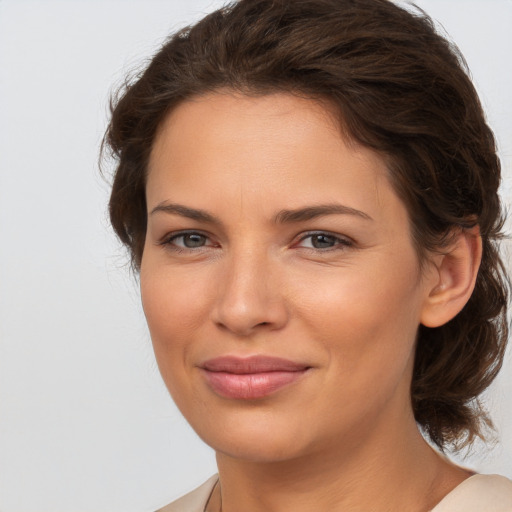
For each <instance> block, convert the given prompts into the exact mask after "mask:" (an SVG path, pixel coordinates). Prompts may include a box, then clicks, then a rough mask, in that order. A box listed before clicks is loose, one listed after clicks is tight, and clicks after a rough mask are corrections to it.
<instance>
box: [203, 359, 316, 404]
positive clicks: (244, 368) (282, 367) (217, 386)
mask: <svg viewBox="0 0 512 512" xmlns="http://www.w3.org/2000/svg"><path fill="white" fill-rule="evenodd" d="M310 368H311V367H310V366H307V365H305V364H301V363H296V362H294V361H289V360H287V359H281V358H275V357H268V356H251V357H244V358H241V357H236V356H225V357H218V358H215V359H210V360H208V361H206V362H204V363H203V364H202V365H201V366H200V369H201V372H202V374H203V375H204V377H205V379H206V382H207V384H208V385H209V387H210V388H211V389H212V391H213V392H214V393H216V394H217V395H220V396H222V397H224V398H231V399H237V400H256V399H258V398H264V397H267V396H269V395H271V394H273V393H275V392H276V391H278V390H280V389H282V388H284V387H286V386H289V385H291V384H292V383H294V382H296V381H297V380H299V379H300V378H302V377H303V376H304V375H305V374H306V373H307V372H308V370H309V369H310Z"/></svg>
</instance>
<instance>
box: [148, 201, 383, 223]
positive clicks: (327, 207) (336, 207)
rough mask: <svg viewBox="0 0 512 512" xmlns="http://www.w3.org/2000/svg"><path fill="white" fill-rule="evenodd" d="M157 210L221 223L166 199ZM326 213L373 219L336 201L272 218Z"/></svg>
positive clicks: (304, 218)
mask: <svg viewBox="0 0 512 512" xmlns="http://www.w3.org/2000/svg"><path fill="white" fill-rule="evenodd" d="M157 212H164V213H168V214H171V215H172V214H174V215H180V216H181V217H186V218H188V219H192V220H196V221H199V222H206V223H209V224H222V221H221V220H220V219H219V218H218V217H215V216H214V215H212V214H211V213H208V212H207V211H206V210H201V209H197V208H189V207H188V206H184V205H181V204H177V203H168V202H166V201H164V202H162V203H160V204H158V205H157V206H155V207H154V208H153V209H152V210H151V212H150V215H153V214H155V213H157ZM326 215H353V216H356V217H360V218H362V219H365V220H373V219H372V218H371V217H370V216H369V215H368V214H367V213H365V212H362V211H361V210H356V209H355V208H351V207H350V206H345V205H342V204H338V203H331V204H320V205H314V206H307V207H304V208H297V209H295V210H280V211H279V212H278V213H277V214H276V215H275V216H274V218H273V222H274V223H275V224H291V223H295V222H304V221H307V220H312V219H315V218H317V217H324V216H326Z"/></svg>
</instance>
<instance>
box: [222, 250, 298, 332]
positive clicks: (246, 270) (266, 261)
mask: <svg viewBox="0 0 512 512" xmlns="http://www.w3.org/2000/svg"><path fill="white" fill-rule="evenodd" d="M224 264H225V265H224V272H223V273H222V275H221V276H220V278H219V281H220V282H219V283H217V284H218V288H217V291H216V298H217V300H216V302H215V306H214V308H213V321H214V323H215V324H216V325H217V326H218V327H219V328H221V329H225V330H228V331H230V332H232V333H234V334H236V335H237V336H243V337H247V336H251V335H254V334H255V333H256V332H258V331H268V330H270V331H273V330H278V329H282V328H283V327H284V326H285V325H286V323H287V322H288V308H287V305H286V301H285V300H284V294H283V288H282V283H281V282H280V280H279V279H276V274H278V273H279V272H278V269H276V264H275V262H274V264H273V262H272V261H270V258H269V257H268V256H267V255H264V254H256V253H255V252H254V251H252V252H251V251H247V252H245V253H239V254H237V255H233V257H232V258H230V259H229V261H225V262H224Z"/></svg>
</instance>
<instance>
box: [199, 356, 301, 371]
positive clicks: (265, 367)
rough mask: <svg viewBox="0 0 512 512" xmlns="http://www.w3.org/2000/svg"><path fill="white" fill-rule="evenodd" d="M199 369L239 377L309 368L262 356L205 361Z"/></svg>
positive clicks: (220, 358)
mask: <svg viewBox="0 0 512 512" xmlns="http://www.w3.org/2000/svg"><path fill="white" fill-rule="evenodd" d="M200 367H201V368H203V369H204V370H208V371H210V372H225V373H235V374H240V375H243V374H251V373H266V372H299V371H303V370H307V369H308V368H309V366H308V365H306V364H303V363H296V362H294V361H290V360H288V359H282V358H279V357H271V356H262V355H258V356H250V357H238V356H222V357H216V358H214V359H209V360H208V361H205V362H204V363H202V364H201V365H200Z"/></svg>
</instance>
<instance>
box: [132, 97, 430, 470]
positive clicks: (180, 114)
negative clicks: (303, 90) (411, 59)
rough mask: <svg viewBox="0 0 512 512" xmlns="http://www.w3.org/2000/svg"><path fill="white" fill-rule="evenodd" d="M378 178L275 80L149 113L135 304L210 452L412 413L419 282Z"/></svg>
mask: <svg viewBox="0 0 512 512" xmlns="http://www.w3.org/2000/svg"><path fill="white" fill-rule="evenodd" d="M386 174H387V171H386V167H385V164H384V161H383V160H382V159H381V158H380V157H379V156H378V155H377V154H376V153H374V152H372V151H370V150H369V149H365V148H363V147H361V146H359V145H357V144H355V143H353V142H349V141H347V140H345V139H344V138H343V136H342V135H340V130H339V128H338V127H337V126H336V124H335V122H334V121H333V118H332V116H330V115H329V113H328V112H327V111H326V110H325V108H324V107H322V105H321V104H319V103H317V102H315V101H313V100H307V99H303V98H298V97H295V96H292V95H288V94H284V93H280V94H272V95H266V96H260V97H248V96H243V95H237V94H235V93H233V94H230V93H227V92H226V93H215V94H213V93H212V94H209V95H206V96H203V97H200V98H196V99H193V100H190V101H186V102H184V103H182V104H181V105H180V106H178V107H177V108H176V109H175V110H174V111H173V112H172V113H171V114H170V115H169V117H168V118H167V119H166V121H165V122H164V124H163V126H162V127H161V129H160V130H159V132H158V135H157V137H156V141H155V144H154V147H153V150H152V154H151V158H150V165H149V175H148V182H147V204H148V218H149V220H148V231H147V238H146V244H145V247H144V254H143V258H142V265H141V275H140V281H141V290H142V301H143V305H144V311H145V314H146V318H147V321H148V324H149V329H150V331H151V336H152V340H153V344H154V349H155V353H156V358H157V361H158V365H159V368H160V371H161V373H162V376H163V379H164V381H165V383H166V385H167V387H168V389H169V391H170V393H171V395H172V396H173V398H174V400H175V401H176V403H177V405H178V407H179V408H180V409H181V411H182V413H183V414H184V416H185V417H186V418H187V420H188V421H189V422H190V424H191V425H192V427H193V428H194V429H195V430H196V431H197V432H198V434H199V435H200V436H201V437H202V438H203V439H204V440H205V441H206V442H207V443H208V444H210V445H211V446H212V447H213V448H214V449H216V450H218V451H220V452H222V453H224V454H228V455H231V456H234V457H240V458H245V459H249V460H260V461H275V460H287V459H291V458H294V457H299V456H302V455H305V454H307V453H313V452H315V451H318V450H322V449H323V448H325V449H329V447H331V449H332V447H333V446H334V445H335V444H336V443H337V444H338V445H339V444H340V443H341V444H343V443H345V444H346V445H347V444H350V443H357V442H358V441H362V440H363V439H364V437H365V436H368V435H370V433H371V431H372V430H375V429H383V428H384V429H387V428H391V429H392V428H396V427H397V426H398V425H401V424H404V422H405V423H406V422H409V423H410V422H411V418H412V413H411V406H410V398H409V394H410V390H409V388H410V381H411V375H412V364H413V355H414V346H415V336H416V331H417V327H418V325H419V323H420V322H421V316H422V309H423V307H424V303H425V300H426V297H427V296H428V294H429V290H430V289H431V287H432V286H431V284H432V278H431V277H428V276H425V275H423V276H421V275H420V271H419V265H418V259H417V256H416V253H415V250H414V248H413V245H412V243H411V236H410V229H409V219H408V215H407V211H406V209H405V207H404V205H403V203H402V202H401V200H400V199H399V198H398V197H397V195H396V194H395V192H394V190H393V189H392V187H391V186H390V183H389V181H388V178H387V176H386ZM383 431H384V430H383Z"/></svg>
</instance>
